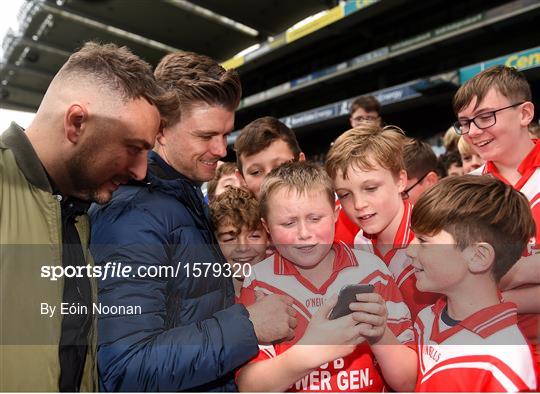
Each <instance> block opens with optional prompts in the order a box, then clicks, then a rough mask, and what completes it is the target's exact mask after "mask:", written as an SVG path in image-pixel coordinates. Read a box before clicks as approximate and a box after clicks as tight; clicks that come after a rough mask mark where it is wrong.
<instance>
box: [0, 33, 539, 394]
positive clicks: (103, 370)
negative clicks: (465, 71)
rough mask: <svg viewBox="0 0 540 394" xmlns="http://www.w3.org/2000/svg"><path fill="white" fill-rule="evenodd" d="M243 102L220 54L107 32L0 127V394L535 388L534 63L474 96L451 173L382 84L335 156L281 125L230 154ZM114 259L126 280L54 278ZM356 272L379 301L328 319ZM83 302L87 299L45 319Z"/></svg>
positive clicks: (364, 300) (458, 132) (464, 111)
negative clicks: (403, 123)
mask: <svg viewBox="0 0 540 394" xmlns="http://www.w3.org/2000/svg"><path fill="white" fill-rule="evenodd" d="M240 97H241V84H240V79H239V76H238V74H237V73H236V72H235V71H232V70H228V71H227V70H224V69H223V68H222V67H221V66H220V65H219V64H217V63H216V62H215V61H214V60H212V59H210V58H208V57H206V56H203V55H199V54H196V53H192V52H177V53H172V54H169V55H167V56H166V57H165V58H163V59H162V60H161V62H160V63H159V65H158V66H157V67H156V70H155V72H154V73H153V74H152V73H151V71H150V67H149V66H148V65H147V64H146V63H144V62H143V61H142V60H140V59H138V58H137V57H136V56H134V55H133V54H132V53H131V52H129V50H127V49H126V48H118V47H115V46H114V45H98V44H93V43H89V44H86V45H85V46H84V47H83V48H82V49H81V50H80V51H78V52H77V53H75V54H74V55H72V56H71V57H70V59H69V60H68V61H67V63H66V64H65V65H64V66H63V67H62V69H61V70H60V72H59V73H58V74H57V75H56V77H55V79H54V80H53V82H52V83H51V85H50V87H49V89H48V90H47V93H46V95H45V97H44V99H43V102H42V104H41V106H40V108H39V110H38V113H37V115H36V118H35V119H34V121H33V122H32V124H31V125H30V127H29V128H28V129H27V130H23V129H21V128H20V127H18V126H17V125H15V124H12V126H11V127H10V129H9V130H8V131H6V132H5V133H4V134H2V135H1V137H0V167H1V168H2V177H1V179H0V181H1V182H2V187H1V188H0V191H1V192H0V209H1V212H2V216H1V220H0V229H1V231H0V245H2V248H1V250H0V253H1V257H2V259H1V260H0V269H1V272H2V278H1V280H2V294H1V295H2V296H1V300H0V302H1V306H2V309H1V311H0V314H1V315H2V316H1V319H0V325H1V327H0V333H1V336H2V338H1V339H2V342H1V343H0V352H1V353H0V390H2V391H36V390H38V391H45V390H46V391H80V390H85V391H94V390H97V389H99V390H101V391H182V390H185V391H235V390H236V389H239V390H240V391H386V390H394V391H512V392H514V391H535V390H537V389H538V380H537V375H538V371H539V361H540V354H539V348H538V346H537V345H538V336H539V325H538V313H539V312H540V305H539V302H538V299H539V297H538V296H539V295H540V294H539V287H538V285H539V283H540V269H539V266H540V264H539V263H540V261H539V259H540V250H539V248H538V241H537V237H538V236H539V234H540V144H539V143H538V142H537V141H538V140H536V139H533V138H531V136H530V134H529V124H530V123H531V121H532V119H533V117H534V106H533V104H532V102H531V99H532V98H531V91H530V87H529V85H528V83H527V81H526V80H525V78H524V76H523V75H522V74H521V73H519V72H517V71H516V70H514V69H511V68H507V67H502V66H498V67H493V68H491V69H488V70H485V71H483V72H481V73H480V74H479V75H477V76H476V77H474V78H473V79H471V80H470V81H468V82H467V83H465V84H464V85H463V86H462V87H460V89H459V90H458V91H457V93H456V95H455V97H454V102H453V105H454V112H455V114H456V116H457V119H458V121H457V122H456V123H455V125H454V126H453V128H452V132H453V135H454V136H455V137H453V139H452V141H451V142H449V143H451V144H453V146H454V148H455V149H457V151H458V152H459V153H455V155H458V156H457V158H458V159H459V163H460V165H459V166H458V167H460V168H459V171H460V172H459V171H458V173H456V174H455V175H456V176H447V175H453V174H452V173H451V171H452V170H451V167H452V165H455V164H456V161H452V160H453V159H452V158H451V156H450V155H451V154H452V153H449V154H448V155H447V156H445V158H443V161H442V162H443V163H448V165H447V166H446V167H445V170H444V173H441V171H440V170H439V169H440V166H441V162H438V160H437V158H436V156H435V154H434V153H433V151H432V150H431V148H430V147H429V145H427V144H426V143H424V142H422V141H418V140H413V139H410V138H407V137H406V135H405V132H404V131H403V130H401V129H399V128H398V127H395V126H384V122H383V121H382V118H381V115H380V110H381V108H380V105H379V104H378V102H377V100H376V99H375V98H374V97H370V96H367V97H361V98H359V99H358V100H357V101H355V102H354V103H353V106H352V109H351V117H350V122H351V127H352V129H351V130H348V131H346V132H344V133H343V134H342V135H341V136H339V137H338V138H337V139H336V141H335V142H334V143H333V145H332V146H331V148H330V149H329V151H328V153H327V155H326V159H325V163H324V167H323V166H321V165H319V164H316V163H312V162H309V161H306V158H305V155H304V153H303V152H302V150H301V148H300V146H299V144H298V141H297V139H296V137H295V134H294V132H293V131H292V130H291V129H290V128H288V127H287V126H286V125H284V124H283V123H282V122H280V121H279V120H278V119H275V118H273V117H263V118H259V119H256V120H254V121H253V122H251V123H250V124H248V125H247V126H245V127H244V128H243V129H242V131H241V133H240V135H239V137H238V138H237V140H236V141H235V152H236V158H237V162H236V163H235V164H234V163H225V164H221V163H220V162H219V161H220V159H222V158H223V157H225V156H226V147H227V136H228V135H229V133H230V132H231V131H232V129H233V126H234V112H235V110H236V109H237V107H238V105H239V102H240ZM449 140H450V139H449ZM154 144H155V145H154ZM220 164H221V165H220ZM445 165H446V164H445ZM218 167H219V168H218ZM463 173H466V174H467V173H470V175H460V174H463ZM204 182H209V185H208V191H209V196H208V201H209V205H208V203H207V201H206V200H205V198H204V196H203V193H202V190H201V186H202V184H203V183H204ZM92 202H93V203H97V204H94V205H93V206H92V207H91V208H90V210H89V214H88V215H87V213H86V212H87V210H88V209H89V206H90V203H92ZM98 204H99V205H98ZM89 219H90V220H89ZM89 221H90V224H91V230H89V223H88V222H89ZM88 245H90V246H88ZM29 246H30V247H29ZM94 261H95V267H94V266H93V264H94ZM111 263H114V264H119V265H120V266H124V268H125V267H129V268H130V271H129V272H130V273H131V274H129V275H124V274H122V275H121V274H119V273H117V274H113V275H109V276H106V277H105V276H99V275H98V276H97V277H94V276H92V275H90V274H89V273H88V272H89V271H85V272H87V273H86V274H82V275H75V276H69V275H65V277H62V278H60V280H57V281H53V280H45V279H44V278H43V276H41V277H40V276H39V272H40V271H41V272H42V273H43V267H42V265H45V264H46V265H53V266H59V267H63V268H64V269H67V268H69V267H70V266H75V267H76V268H83V267H89V268H92V267H93V268H102V269H104V268H106V267H107V266H108V265H110V264H111ZM23 267H24V268H23ZM152 267H154V268H155V267H157V268H160V267H165V268H169V267H170V268H172V270H167V271H160V272H165V273H166V274H160V275H153V276H152V275H143V274H140V273H141V272H142V273H144V272H151V270H150V268H152ZM205 269H206V270H205ZM197 270H198V271H197ZM65 272H67V270H66V271H65ZM79 272H81V271H79ZM134 273H137V274H134ZM36 278H37V279H36ZM351 285H353V286H355V285H364V288H369V289H370V290H369V291H368V292H367V293H361V292H358V293H357V294H354V297H355V298H354V299H352V300H349V301H347V302H348V305H346V306H345V307H346V308H345V309H346V310H348V312H347V313H345V315H344V316H340V317H336V318H333V310H334V309H335V308H338V306H340V305H339V303H340V302H342V301H341V300H340V298H341V297H339V298H338V294H339V293H340V292H341V290H342V289H345V288H347V287H348V286H351ZM368 285H369V286H368ZM355 288H356V287H355ZM64 303H66V304H70V305H74V304H77V305H83V306H86V307H87V308H86V309H80V310H81V311H82V312H80V313H79V312H78V313H67V314H59V313H58V314H57V315H56V316H54V310H53V312H52V313H51V315H50V316H48V315H44V314H43V312H42V313H40V312H39V311H40V308H41V311H42V310H43V304H46V305H60V304H62V305H63V304H64ZM94 304H99V305H100V307H101V306H105V307H108V308H109V309H114V308H117V309H118V308H124V310H129V308H130V307H133V306H138V307H140V308H141V312H140V313H116V314H114V313H113V314H96V313H95V312H93V311H94V308H93V307H92V306H93V305H94ZM347 307H348V309H347ZM96 322H97V324H95V323H96ZM96 342H97V343H96Z"/></svg>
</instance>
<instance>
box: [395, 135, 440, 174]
mask: <svg viewBox="0 0 540 394" xmlns="http://www.w3.org/2000/svg"><path fill="white" fill-rule="evenodd" d="M403 158H404V160H405V170H406V171H407V177H408V178H409V179H411V178H421V177H423V176H424V175H426V174H427V173H429V172H430V171H433V172H435V173H437V156H436V155H435V152H433V149H432V148H431V146H430V145H429V144H428V143H427V142H424V141H421V140H419V139H416V138H411V139H409V140H408V141H407V143H406V144H405V147H404V149H403Z"/></svg>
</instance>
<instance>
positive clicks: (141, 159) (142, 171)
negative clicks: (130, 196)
mask: <svg viewBox="0 0 540 394" xmlns="http://www.w3.org/2000/svg"><path fill="white" fill-rule="evenodd" d="M147 169H148V160H147V157H146V154H142V153H141V154H139V155H137V157H136V158H135V160H133V162H132V164H131V167H130V168H129V175H130V176H131V178H133V179H136V180H138V181H142V180H143V179H144V178H145V177H146V170H147Z"/></svg>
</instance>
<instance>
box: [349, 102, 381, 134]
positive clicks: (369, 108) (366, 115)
mask: <svg viewBox="0 0 540 394" xmlns="http://www.w3.org/2000/svg"><path fill="white" fill-rule="evenodd" d="M380 114H381V103H379V100H377V99H376V98H375V96H360V97H358V98H357V99H356V100H354V101H353V103H352V104H351V117H350V119H349V120H350V122H351V127H357V126H360V125H361V124H362V123H363V122H371V123H374V124H376V125H378V126H382V119H381V115H380Z"/></svg>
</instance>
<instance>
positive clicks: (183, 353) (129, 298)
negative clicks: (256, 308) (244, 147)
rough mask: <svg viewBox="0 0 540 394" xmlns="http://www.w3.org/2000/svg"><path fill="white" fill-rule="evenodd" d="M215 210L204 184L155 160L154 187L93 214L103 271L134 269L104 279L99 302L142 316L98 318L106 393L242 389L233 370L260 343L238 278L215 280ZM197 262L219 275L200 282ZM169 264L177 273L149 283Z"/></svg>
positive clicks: (122, 192) (128, 193) (127, 191)
mask: <svg viewBox="0 0 540 394" xmlns="http://www.w3.org/2000/svg"><path fill="white" fill-rule="evenodd" d="M206 210H207V208H206V206H204V205H203V204H202V201H201V199H200V198H199V196H198V194H197V192H196V189H195V186H194V185H193V184H192V183H191V182H190V181H189V180H188V179H186V178H185V177H183V176H182V175H181V174H179V173H178V172H176V171H175V170H174V169H173V168H172V167H170V166H168V165H167V164H166V163H165V162H164V161H163V160H162V159H161V158H160V157H159V156H158V155H157V154H156V153H154V152H151V153H150V156H149V171H148V177H147V183H142V182H138V183H137V184H133V185H127V186H123V187H121V188H120V189H119V190H118V191H117V192H116V193H115V194H114V197H113V199H112V201H111V202H109V203H108V204H106V205H103V206H93V207H92V209H91V210H90V217H91V221H92V246H91V251H92V254H93V257H94V260H95V261H96V264H97V265H99V266H101V267H102V269H104V268H105V264H106V263H107V262H116V266H117V267H118V266H119V263H121V264H122V266H129V267H131V271H130V274H129V275H127V277H119V275H114V276H112V277H110V273H109V276H108V277H107V278H106V279H104V280H100V279H98V285H99V298H98V299H99V302H100V303H101V305H102V306H132V307H136V306H140V309H141V312H142V313H140V314H133V315H130V314H124V315H122V314H110V315H105V314H103V313H102V315H101V316H99V320H98V368H99V374H100V388H101V390H103V391H181V390H189V391H235V390H236V386H235V384H234V375H233V371H234V370H235V368H238V367H239V366H240V365H242V364H243V363H245V362H246V361H248V360H249V359H250V358H251V357H253V356H254V355H256V354H257V351H258V346H257V339H256V336H255V332H254V330H253V325H252V323H251V321H250V320H249V319H248V313H247V310H246V309H245V308H244V307H243V306H242V305H234V289H233V284H232V281H231V278H227V277H224V276H223V275H221V276H220V275H214V271H213V269H215V268H218V267H215V268H214V265H216V264H218V265H221V264H223V263H224V261H225V260H224V257H223V255H222V254H221V252H220V250H219V247H218V245H217V242H216V240H215V237H214V235H213V232H212V229H211V226H210V224H209V221H208V218H207V213H206ZM194 263H211V264H213V266H212V272H209V273H208V274H207V275H206V276H204V277H203V276H201V277H198V278H195V277H193V271H192V270H191V268H192V267H193V264H194ZM186 264H187V265H188V266H189V267H190V269H186V268H185V265H186ZM110 265H111V264H110ZM164 266H170V267H172V269H169V272H168V273H165V272H161V274H160V275H159V276H158V277H143V275H140V273H145V272H148V273H150V274H155V273H156V271H157V268H158V267H164ZM149 267H150V269H148V268H149ZM172 270H174V272H172ZM176 270H178V271H176ZM133 310H134V311H136V308H134V309H133Z"/></svg>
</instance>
